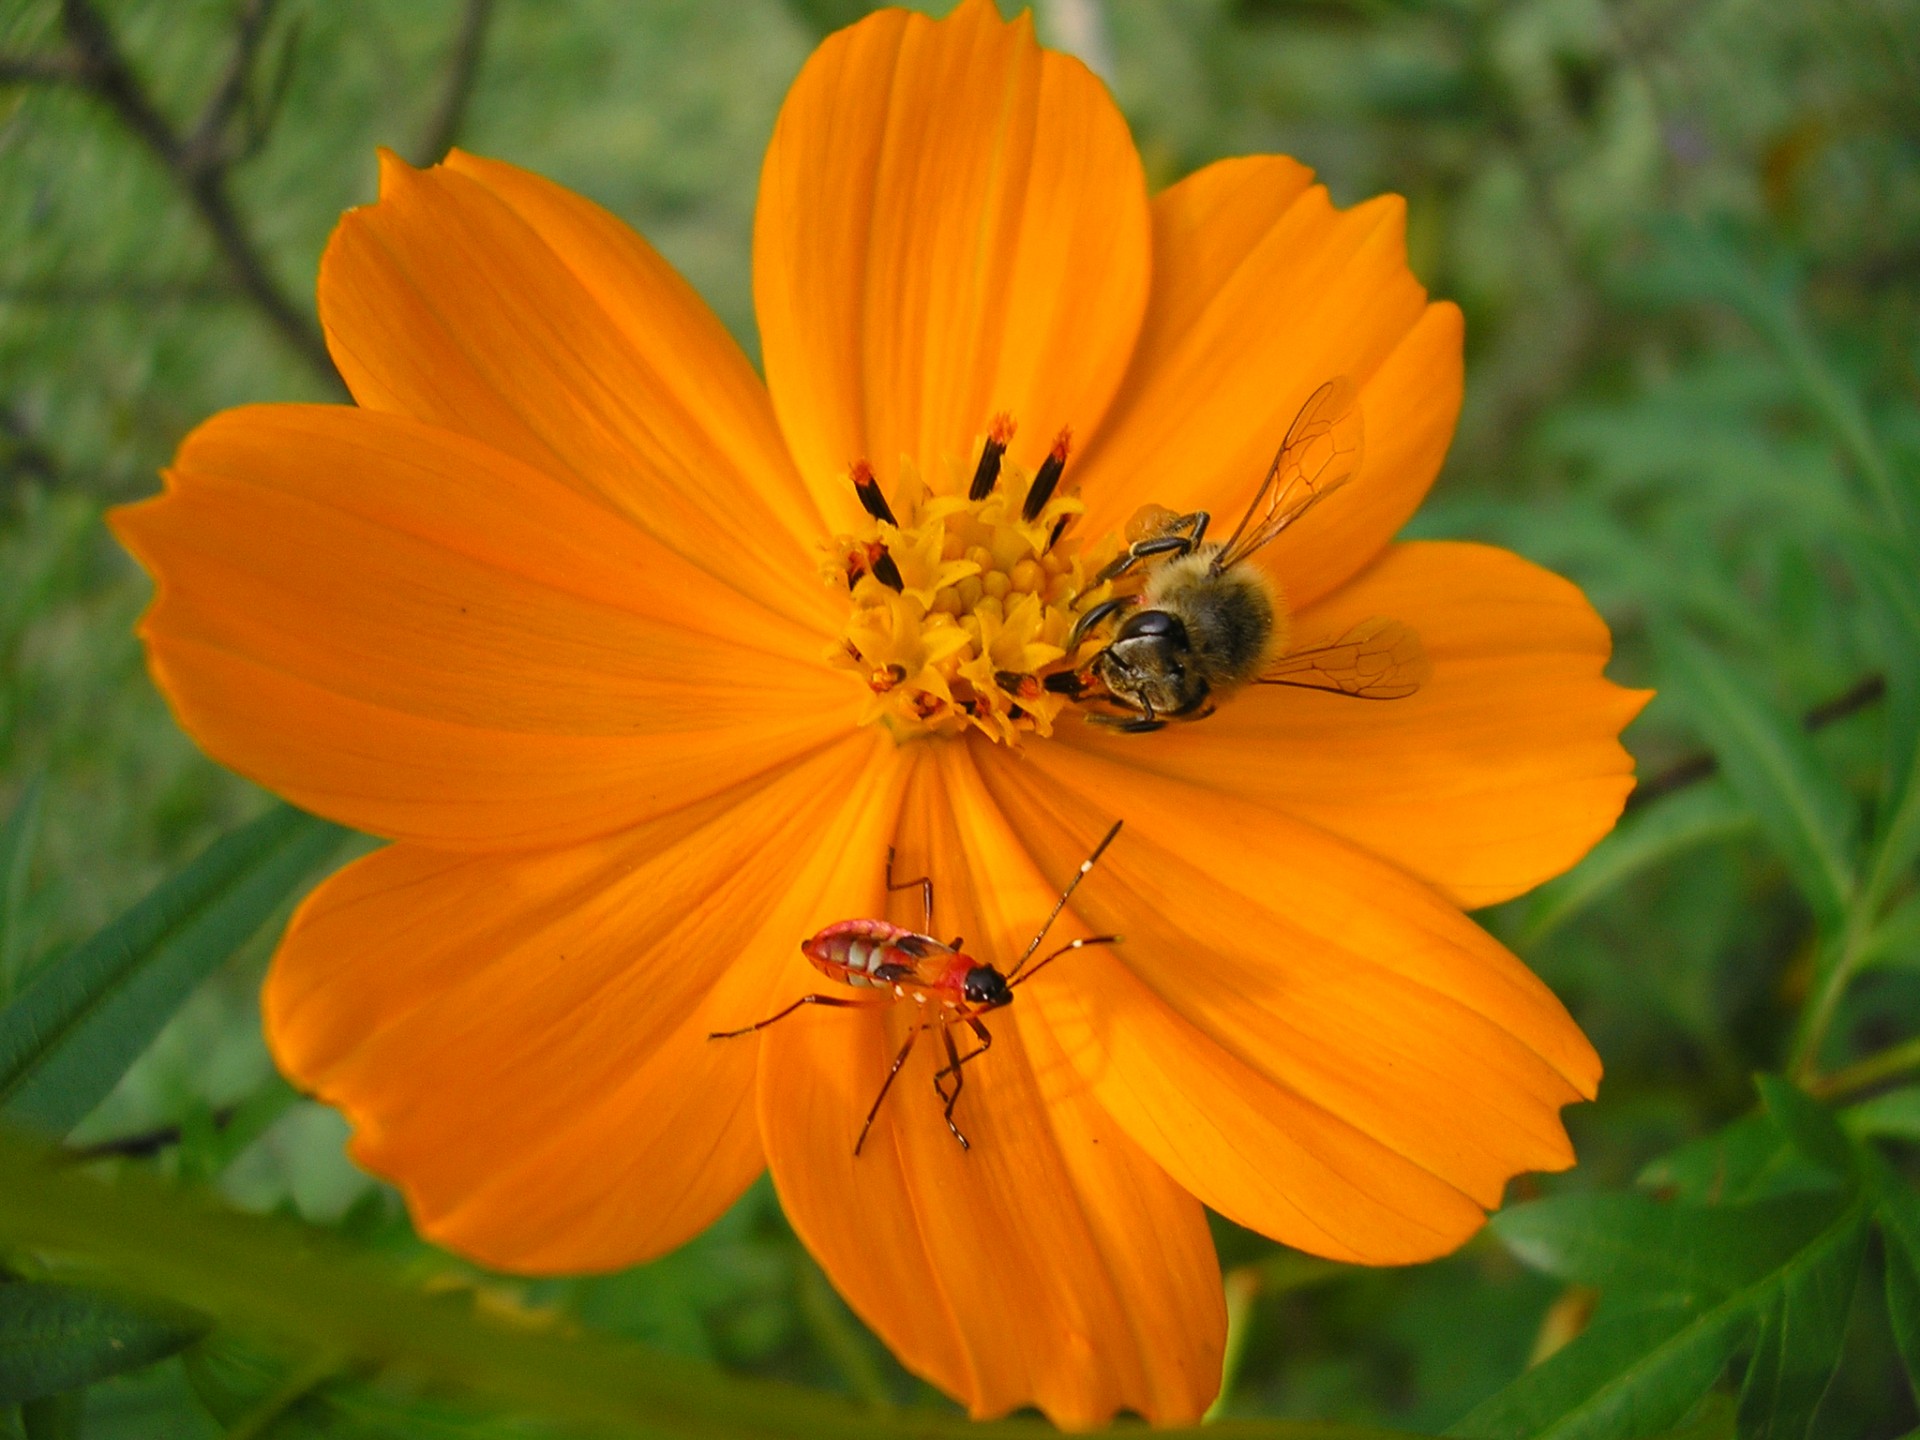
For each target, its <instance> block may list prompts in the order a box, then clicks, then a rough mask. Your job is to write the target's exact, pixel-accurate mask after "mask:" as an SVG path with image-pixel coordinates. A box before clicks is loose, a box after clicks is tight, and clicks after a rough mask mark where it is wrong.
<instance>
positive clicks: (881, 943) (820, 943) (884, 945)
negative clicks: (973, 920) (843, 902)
mask: <svg viewBox="0 0 1920 1440" xmlns="http://www.w3.org/2000/svg"><path fill="white" fill-rule="evenodd" d="M800 948H801V950H802V951H803V952H804V953H805V954H806V957H807V958H808V959H809V960H811V961H812V962H813V963H814V964H815V965H816V966H817V967H818V968H819V969H820V971H821V973H822V974H824V975H826V976H827V978H828V979H830V980H838V981H839V982H840V983H841V984H843V985H856V986H869V985H870V986H877V987H880V988H882V989H891V988H892V987H893V986H894V985H895V984H897V983H899V982H900V981H901V980H903V979H906V978H908V977H910V976H912V975H913V974H914V971H915V966H916V964H917V962H918V961H919V960H920V959H921V958H922V957H923V956H925V955H926V954H927V953H928V951H929V949H930V948H942V949H943V948H945V947H936V946H935V942H933V941H930V940H928V939H927V937H926V936H924V935H921V934H918V933H916V932H914V931H912V930H907V929H904V928H903V927H901V926H899V925H894V924H890V923H889V922H887V921H885V920H842V921H840V922H839V923H838V924H835V925H829V926H827V928H826V929H824V930H822V931H821V932H820V933H819V934H818V935H815V936H814V937H813V938H812V939H811V940H808V941H806V942H805V943H804V944H802V945H801V947H800Z"/></svg>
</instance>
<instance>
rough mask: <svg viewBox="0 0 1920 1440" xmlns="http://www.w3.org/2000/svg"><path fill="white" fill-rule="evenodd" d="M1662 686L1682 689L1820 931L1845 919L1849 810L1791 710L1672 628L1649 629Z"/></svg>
mask: <svg viewBox="0 0 1920 1440" xmlns="http://www.w3.org/2000/svg"><path fill="white" fill-rule="evenodd" d="M1655 644H1656V648H1657V650H1658V652H1659V655H1660V660H1661V672H1662V677H1663V688H1671V689H1672V690H1673V691H1674V692H1676V693H1678V694H1680V695H1681V696H1683V697H1684V699H1685V701H1686V703H1687V706H1688V709H1689V710H1690V712H1691V713H1692V715H1693V717H1694V721H1695V723H1696V724H1697V725H1698V726H1699V728H1700V732H1701V734H1702V735H1703V736H1704V737H1705V739H1706V741H1707V745H1708V747H1709V748H1710V749H1712V751H1713V752H1714V754H1715V755H1716V756H1717V757H1718V759H1719V761H1720V766H1721V769H1722V771H1723V772H1724V773H1725V775H1726V777H1727V780H1728V782H1729V783H1730V784H1731V785H1732V786H1733V788H1734V789H1735V790H1736V791H1737V792H1738V793H1739V794H1740V796H1741V798H1742V799H1744V800H1745V801H1746V802H1747V804H1748V805H1750V806H1752V807H1753V812H1754V814H1755V816H1756V817H1757V818H1758V819H1759V821H1760V826H1761V828H1762V829H1763V830H1764V831H1765V832H1766V835H1767V838H1768V839H1769V840H1770V841H1771V842H1772V844H1773V847H1774V849H1775V851H1776V852H1777V853H1778V854H1779V856H1780V858H1781V859H1782V860H1783V861H1784V862H1785V863H1786V865H1787V868H1788V870H1789V871H1790V872H1791V874H1792V876H1793V880H1794V883H1795V884H1796V885H1797V886H1798V887H1799V888H1800V891H1801V893H1802V894H1803V895H1804V896H1805V897H1806V900H1807V903H1808V904H1809V905H1810V906H1811V907H1812V909H1813V912H1814V915H1815V917H1816V918H1817V919H1818V920H1819V921H1820V923H1821V926H1822V928H1823V929H1826V930H1828V931H1833V930H1836V929H1837V928H1838V927H1839V925H1840V923H1841V921H1842V920H1843V919H1844V918H1845V915H1846V911H1847V905H1848V902H1849V900H1850V899H1851V898H1852V895H1853V889H1854V884H1855V870H1854V867H1855V863H1856V859H1857V850H1858V841H1859V814H1858V812H1857V811H1856V809H1855V806H1854V803H1853V800H1852V798H1851V797H1850V796H1849V795H1848V794H1847V792H1846V789H1845V787H1844V786H1843V785H1842V784H1841V783H1840V781H1839V779H1838V778H1837V777H1836V776H1834V775H1833V773H1832V772H1831V771H1829V770H1828V769H1827V767H1826V765H1825V764H1824V763H1823V762H1822V761H1821V759H1820V757H1819V755H1818V754H1817V753H1816V752H1815V750H1814V748H1813V746H1812V744H1811V743H1810V742H1809V741H1808V739H1807V736H1806V734H1805V732H1804V731H1802V730H1801V728H1800V726H1799V725H1798V724H1797V723H1795V721H1794V720H1793V719H1792V717H1790V716H1788V715H1785V714H1783V713H1782V712H1781V711H1780V710H1779V708H1778V707H1777V706H1775V705H1774V704H1773V702H1772V701H1770V700H1769V699H1768V698H1767V697H1766V696H1765V695H1763V694H1762V693H1761V692H1760V691H1759V689H1758V688H1757V687H1755V686H1754V685H1753V684H1751V683H1750V682H1749V681H1748V680H1747V679H1746V677H1745V676H1743V675H1741V674H1740V673H1739V672H1738V671H1736V670H1735V669H1733V667H1731V666H1730V665H1728V664H1727V663H1726V661H1724V660H1722V659H1721V658H1720V657H1719V656H1718V655H1716V654H1715V653H1714V652H1713V651H1712V650H1710V649H1708V648H1707V647H1706V646H1704V645H1702V644H1700V643H1699V642H1698V641H1696V640H1694V639H1693V638H1692V637H1691V636H1688V635H1686V634H1684V633H1682V632H1680V631H1678V630H1672V629H1663V630H1661V631H1659V632H1658V633H1657V634H1656V637H1655Z"/></svg>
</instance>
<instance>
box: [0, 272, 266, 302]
mask: <svg viewBox="0 0 1920 1440" xmlns="http://www.w3.org/2000/svg"><path fill="white" fill-rule="evenodd" d="M243 298H245V297H243V296H242V295H241V294H240V292H239V291H238V290H235V289H234V288H233V286H231V285H229V284H228V283H227V282H226V281H225V280H162V279H152V280H149V279H142V278H138V277H130V278H128V279H125V280H114V279H108V278H102V279H97V280H68V279H63V278H54V279H50V280H21V281H17V282H8V281H4V280H0V302H4V303H6V304H9V305H153V304H162V303H165V302H167V301H172V300H182V301H187V302H189V303H193V304H202V305H218V304H222V303H228V302H231V301H234V300H238V299H243Z"/></svg>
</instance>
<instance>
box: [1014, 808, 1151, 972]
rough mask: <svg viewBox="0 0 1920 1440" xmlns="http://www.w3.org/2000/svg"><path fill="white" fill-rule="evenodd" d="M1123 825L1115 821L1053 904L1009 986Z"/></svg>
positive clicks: (1015, 968)
mask: <svg viewBox="0 0 1920 1440" xmlns="http://www.w3.org/2000/svg"><path fill="white" fill-rule="evenodd" d="M1122 823H1123V822H1121V821H1119V820H1116V821H1114V822H1113V828H1112V829H1111V830H1109V831H1107V833H1106V834H1105V835H1103V836H1102V837H1101V839H1100V843H1099V844H1098V845H1096V846H1094V847H1093V853H1092V854H1091V855H1089V856H1088V857H1087V858H1086V859H1085V860H1082V861H1081V862H1080V869H1079V871H1078V872H1077V873H1075V875H1074V877H1073V879H1071V880H1069V881H1068V882H1067V888H1066V889H1064V890H1062V891H1061V892H1060V898H1059V899H1058V900H1056V901H1054V902H1053V913H1052V914H1050V915H1048V916H1047V923H1046V924H1044V925H1042V926H1041V927H1040V933H1039V934H1038V935H1035V936H1034V937H1033V939H1032V940H1030V941H1029V942H1028V943H1027V948H1026V949H1025V950H1023V951H1021V952H1020V958H1019V959H1018V960H1017V961H1015V962H1014V966H1013V969H1011V970H1009V971H1008V972H1007V982H1008V983H1009V984H1011V983H1012V982H1013V977H1014V976H1016V975H1018V974H1019V973H1020V972H1021V971H1022V970H1024V969H1025V968H1026V965H1027V961H1029V960H1031V959H1032V958H1033V952H1034V951H1036V950H1038V949H1039V948H1040V942H1041V941H1042V940H1044V939H1046V938H1047V931H1049V930H1051V929H1052V928H1053V922H1054V921H1056V920H1058V919H1059V918H1060V912H1061V911H1062V910H1064V909H1066V908H1067V901H1068V900H1070V899H1072V898H1073V892H1074V890H1075V889H1076V888H1077V887H1078V886H1079V884H1080V882H1081V881H1082V880H1084V879H1086V878H1087V872H1088V871H1089V870H1091V869H1093V867H1094V865H1095V864H1096V863H1098V861H1099V859H1100V857H1101V856H1102V855H1104V854H1106V853H1107V846H1109V845H1111V844H1112V843H1113V837H1114V836H1116V835H1118V834H1119V833H1120V826H1121V824H1122ZM1047 958H1048V959H1049V960H1051V959H1052V958H1053V956H1051V955H1049V956H1048V957H1047Z"/></svg>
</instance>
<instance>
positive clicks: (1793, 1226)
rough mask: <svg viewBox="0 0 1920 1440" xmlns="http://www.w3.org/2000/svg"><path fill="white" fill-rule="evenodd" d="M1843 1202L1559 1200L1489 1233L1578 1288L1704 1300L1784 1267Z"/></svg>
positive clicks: (1499, 1221) (1524, 1209) (1524, 1208)
mask: <svg viewBox="0 0 1920 1440" xmlns="http://www.w3.org/2000/svg"><path fill="white" fill-rule="evenodd" d="M1845 1205H1846V1199H1845V1197H1844V1196H1841V1195H1839V1194H1837V1193H1835V1192H1831V1191H1826V1192H1815V1193H1805V1194H1798V1195H1784V1196H1780V1197H1778V1198H1775V1199H1771V1200H1763V1201H1759V1202H1757V1203H1755V1204H1751V1205H1719V1206H1706V1205H1681V1204H1668V1203H1663V1202H1661V1201H1658V1200H1654V1199H1652V1198H1650V1197H1648V1196H1645V1195H1632V1194H1625V1195H1561V1196H1556V1197H1554V1198H1552V1199H1549V1200H1536V1201H1534V1202H1532V1203H1531V1204H1527V1205H1517V1206H1515V1207H1513V1208H1512V1209H1510V1210H1504V1211H1502V1212H1501V1213H1500V1214H1498V1215H1496V1216H1494V1217H1493V1222H1492V1226H1491V1228H1492V1230H1493V1233H1494V1234H1495V1235H1496V1236H1498V1237H1499V1239H1500V1241H1501V1243H1503V1244H1504V1245H1506V1247H1507V1248H1508V1249H1509V1250H1511V1251H1513V1253H1514V1254H1515V1255H1516V1256H1517V1257H1518V1258H1519V1259H1520V1260H1521V1262H1522V1263H1524V1264H1526V1265H1528V1266H1530V1267H1532V1268H1533V1269H1535V1270H1541V1271H1544V1272H1545V1273H1547V1274H1549V1275H1553V1276H1556V1277H1558V1278H1559V1279H1562V1280H1566V1281H1569V1282H1571V1283H1573V1284H1576V1285H1593V1286H1596V1287H1598V1288H1599V1289H1600V1290H1601V1291H1603V1292H1605V1293H1607V1294H1609V1295H1623V1294H1624V1295H1631V1296H1634V1297H1637V1298H1638V1299H1640V1300H1642V1301H1646V1300H1654V1299H1663V1298H1672V1299H1679V1300H1690V1301H1694V1302H1704V1301H1709V1300H1715V1299H1718V1298H1720V1297H1723V1296H1726V1295H1730V1294H1733V1293H1735V1292H1737V1291H1739V1290H1741V1289H1743V1288H1744V1287H1746V1286H1748V1285H1751V1284H1752V1283H1753V1282H1754V1281H1755V1280H1757V1279H1758V1278H1760V1277H1762V1276H1764V1275H1766V1274H1769V1273H1771V1272H1773V1271H1775V1270H1777V1269H1778V1268H1779V1267H1780V1266H1782V1265H1785V1264H1786V1263H1787V1262H1788V1261H1789V1260H1790V1259H1791V1258H1792V1257H1793V1256H1794V1255H1796V1254H1798V1253H1799V1252H1800V1251H1801V1250H1802V1249H1803V1248H1804V1247H1805V1246H1806V1245H1807V1244H1808V1243H1809V1242H1810V1240H1811V1239H1812V1237H1814V1236H1815V1235H1818V1234H1820V1233H1821V1232H1823V1231H1824V1230H1826V1229H1827V1228H1828V1227H1829V1226H1831V1225H1832V1223H1833V1221H1834V1217H1835V1216H1836V1215H1838V1214H1839V1213H1840V1212H1841V1211H1842V1210H1843V1209H1844V1208H1845Z"/></svg>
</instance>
